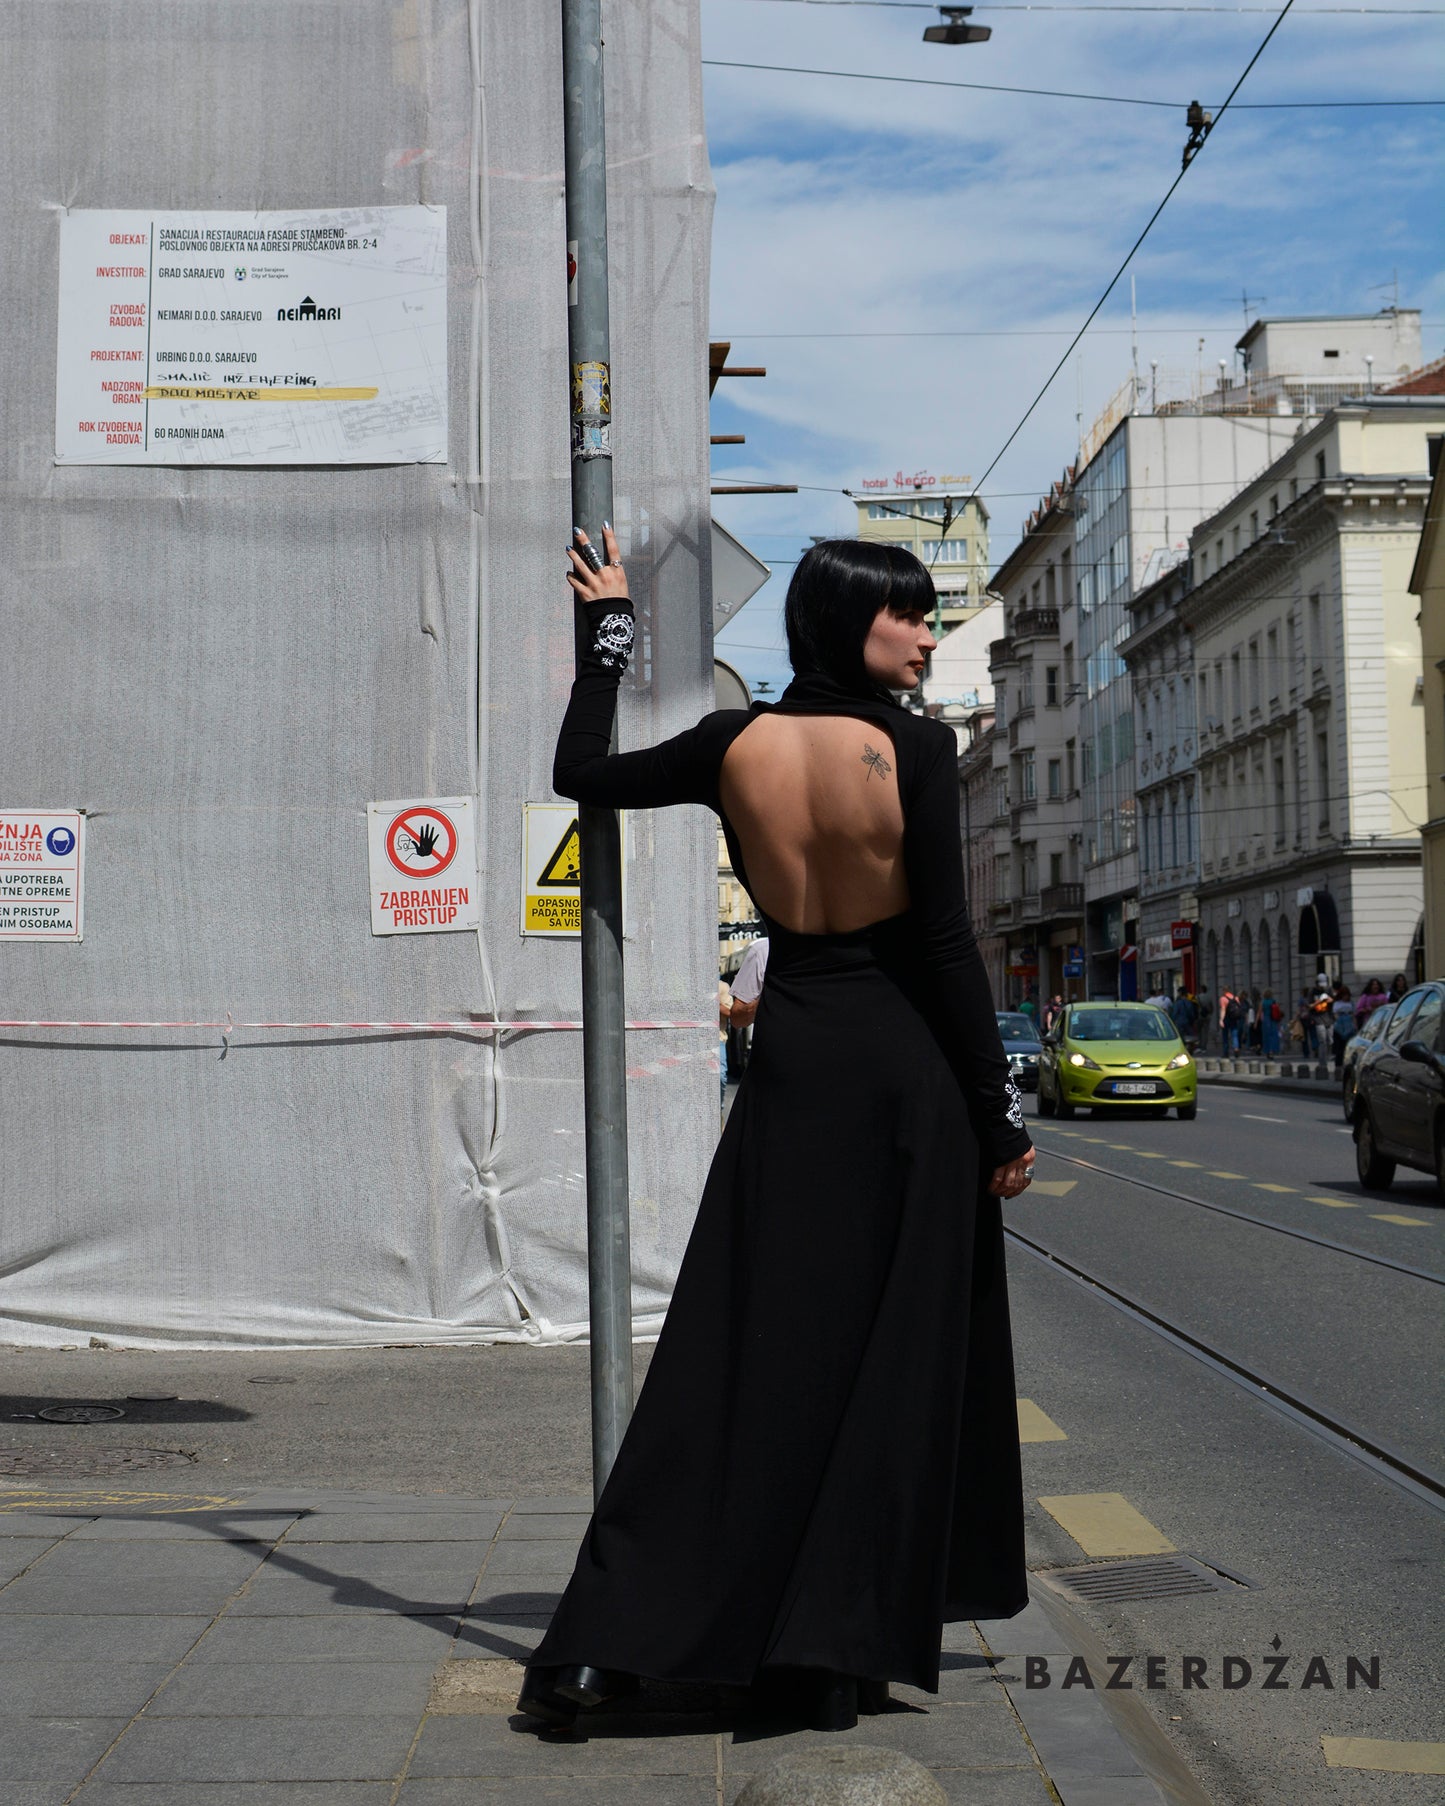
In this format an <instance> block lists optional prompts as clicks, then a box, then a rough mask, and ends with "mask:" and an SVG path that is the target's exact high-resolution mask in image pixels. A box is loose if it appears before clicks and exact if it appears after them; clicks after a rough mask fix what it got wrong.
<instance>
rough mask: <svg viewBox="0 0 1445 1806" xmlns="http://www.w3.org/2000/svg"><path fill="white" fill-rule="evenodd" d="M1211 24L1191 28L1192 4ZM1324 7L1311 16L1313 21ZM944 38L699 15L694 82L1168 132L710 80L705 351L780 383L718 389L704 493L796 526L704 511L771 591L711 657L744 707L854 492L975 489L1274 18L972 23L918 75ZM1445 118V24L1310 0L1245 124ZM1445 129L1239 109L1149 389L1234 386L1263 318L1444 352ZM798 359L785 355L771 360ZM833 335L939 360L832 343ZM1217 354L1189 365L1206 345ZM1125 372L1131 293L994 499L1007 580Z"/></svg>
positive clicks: (1187, 210)
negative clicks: (898, 473)
mask: <svg viewBox="0 0 1445 1806" xmlns="http://www.w3.org/2000/svg"><path fill="white" fill-rule="evenodd" d="M1199 3H1200V4H1203V3H1205V0H1199ZM1312 7H1313V10H1312ZM937 16H938V15H937V13H936V11H934V10H933V9H931V8H918V7H904V6H873V5H844V6H836V5H817V4H798V3H796V0H702V17H703V55H704V57H705V58H716V59H723V60H733V61H740V62H756V63H783V64H794V65H798V66H805V67H810V68H819V69H837V70H858V71H865V72H868V73H872V74H890V75H903V76H914V77H932V78H935V79H940V80H945V81H970V82H997V83H1004V84H1015V85H1020V86H1027V87H1045V88H1068V89H1075V90H1083V91H1087V92H1091V93H1099V94H1113V95H1128V96H1138V97H1144V98H1148V99H1159V100H1165V101H1169V102H1172V103H1176V104H1175V105H1174V106H1173V107H1172V108H1167V109H1166V108H1146V107H1136V106H1118V105H1104V104H1098V103H1094V102H1086V101H1072V100H1055V99H1045V98H1038V97H1029V96H1022V95H1008V94H994V93H979V92H973V91H965V90H949V89H942V88H928V87H908V86H902V85H895V84H893V83H887V82H859V81H841V80H832V79H825V78H823V77H818V76H804V75H783V74H768V73H762V72H758V71H748V70H737V69H718V68H707V69H705V70H704V76H705V79H706V95H707V124H708V144H709V151H710V155H711V158H712V167H713V175H714V179H715V181H716V184H717V215H716V219H715V223H714V231H713V265H712V322H711V332H712V336H713V337H714V338H728V339H731V340H732V343H733V353H732V355H733V360H734V361H735V362H741V363H749V364H752V363H762V364H766V366H767V368H768V376H767V379H766V380H765V381H762V382H753V381H742V380H738V381H733V382H724V383H722V384H720V385H719V388H718V391H717V394H716V396H715V397H714V401H713V412H712V424H713V431H714V432H717V433H724V432H743V433H746V434H747V439H748V443H747V444H746V445H745V446H741V447H734V448H726V447H718V448H716V449H715V451H714V454H713V470H714V476H715V479H716V480H719V481H723V480H728V479H734V480H738V481H760V482H796V483H798V484H800V485H806V486H809V487H805V488H804V489H803V490H802V491H801V493H799V494H798V495H797V496H771V497H748V498H736V499H727V498H723V497H717V498H715V500H714V512H715V514H716V516H717V518H718V519H719V520H721V521H722V522H723V523H724V524H725V525H727V526H728V527H730V528H731V529H732V531H733V532H735V533H736V534H738V536H739V537H740V538H741V539H743V540H744V541H745V543H747V544H748V545H750V546H751V547H752V548H753V550H754V551H755V552H757V554H758V555H759V556H760V557H762V558H763V559H765V560H766V561H767V562H769V563H771V564H773V565H774V567H775V575H774V577H773V579H772V580H771V582H769V583H768V584H767V585H766V586H765V588H764V589H763V590H762V591H761V592H760V593H759V595H758V596H757V597H756V598H755V599H754V601H753V602H751V603H750V604H749V605H748V607H747V608H746V609H744V610H743V612H742V614H741V615H740V616H739V617H738V618H737V619H736V620H735V621H734V622H732V623H731V624H730V625H729V627H728V628H727V630H726V631H725V632H724V633H723V634H722V635H721V636H720V638H719V640H718V653H719V656H720V657H723V658H727V659H729V660H730V661H731V662H732V663H734V664H735V665H736V666H737V667H738V668H739V669H740V670H741V671H742V672H743V674H744V675H745V676H746V677H747V678H748V679H749V681H751V682H756V681H757V680H759V679H765V680H770V681H772V682H773V683H774V684H778V683H780V682H781V681H783V680H785V679H786V675H787V664H786V659H785V657H784V656H783V653H782V650H781V647H782V634H781V626H780V608H781V603H782V595H783V591H784V589H785V588H786V585H787V580H788V577H789V575H790V574H791V569H792V566H791V563H789V562H787V561H789V560H793V559H796V558H797V556H798V554H799V552H800V550H802V549H803V548H804V547H806V545H807V543H808V536H809V535H810V534H813V533H845V532H848V531H850V530H851V528H852V524H853V520H854V514H853V508H852V504H851V503H850V502H848V501H847V500H846V499H845V498H844V497H842V496H841V495H840V494H838V493H837V492H838V491H839V490H840V489H842V488H844V487H845V486H846V487H849V488H856V487H857V486H858V483H859V481H860V480H861V479H862V478H864V477H868V476H879V475H883V474H885V473H889V472H892V471H895V470H897V469H899V468H902V469H904V470H916V469H920V468H923V467H927V468H929V469H933V470H943V471H949V472H969V473H971V474H973V475H974V476H978V475H980V474H981V473H982V471H983V470H984V468H985V467H986V466H987V465H988V464H989V463H990V461H991V460H992V459H993V457H994V455H995V454H996V453H997V451H998V450H999V448H1000V446H1001V445H1002V444H1003V442H1004V440H1005V439H1006V438H1007V437H1008V435H1009V433H1010V432H1011V430H1012V429H1013V427H1014V426H1015V424H1016V423H1017V421H1018V419H1019V416H1020V415H1021V414H1022V413H1023V410H1024V409H1025V407H1026V406H1027V405H1028V403H1029V401H1030V400H1031V399H1032V398H1033V395H1034V394H1035V392H1036V390H1037V389H1038V387H1039V385H1040V383H1042V381H1043V379H1044V377H1045V376H1046V375H1047V374H1048V372H1049V370H1050V369H1051V368H1052V367H1053V365H1054V363H1055V362H1056V361H1057V360H1058V358H1059V357H1060V355H1061V354H1062V353H1063V351H1064V348H1065V347H1066V345H1067V344H1068V341H1069V337H1070V336H1071V335H1072V333H1073V332H1074V331H1075V330H1076V329H1077V327H1078V326H1079V324H1080V323H1081V322H1082V320H1083V319H1084V317H1085V315H1086V314H1087V313H1088V311H1089V308H1090V307H1091V306H1092V305H1093V303H1094V301H1095V300H1096V299H1097V298H1098V294H1099V292H1100V290H1101V289H1102V288H1103V286H1104V284H1105V283H1106V282H1107V281H1108V279H1109V277H1110V276H1111V275H1112V274H1113V272H1114V270H1115V268H1116V267H1117V265H1118V263H1119V261H1120V259H1121V258H1122V257H1123V255H1124V253H1125V251H1126V250H1127V249H1128V248H1129V245H1130V244H1131V243H1132V242H1133V240H1134V238H1135V237H1136V236H1137V234H1138V232H1139V230H1140V228H1141V227H1142V226H1143V224H1144V222H1145V220H1147V218H1148V217H1149V214H1150V213H1151V212H1152V211H1153V209H1154V207H1155V206H1156V205H1157V203H1158V201H1159V199H1160V198H1161V197H1162V195H1163V194H1164V192H1165V190H1166V189H1167V188H1168V186H1169V184H1170V182H1171V181H1172V180H1173V178H1174V176H1175V175H1176V174H1177V172H1178V169H1179V159H1180V152H1181V150H1182V148H1183V144H1184V138H1185V129H1186V128H1185V123H1184V108H1185V106H1186V105H1187V103H1188V102H1189V101H1190V100H1192V99H1194V98H1198V99H1200V100H1201V101H1202V102H1203V103H1204V104H1205V106H1206V107H1210V106H1212V107H1217V106H1218V104H1219V103H1220V102H1221V101H1222V100H1223V98H1224V97H1225V95H1226V94H1227V93H1228V92H1229V90H1230V88H1231V87H1232V86H1233V84H1234V82H1235V80H1236V79H1237V78H1238V76H1239V74H1240V71H1241V70H1242V69H1243V68H1244V66H1245V64H1246V63H1247V62H1248V61H1249V58H1250V56H1251V55H1252V54H1253V52H1254V50H1255V48H1256V47H1257V45H1258V44H1259V41H1260V39H1261V38H1262V37H1263V36H1264V34H1265V32H1266V31H1267V30H1268V29H1269V25H1270V22H1271V19H1272V17H1273V16H1274V15H1273V13H1271V12H1269V11H1250V12H1239V11H1218V12H1196V13H1173V14H1168V13H1160V12H1154V13H1150V12H1144V11H1127V12H1126V11H1117V10H1116V11H1112V12H1110V11H1104V10H1102V9H1096V10H1093V11H1091V12H1082V11H1076V12H1068V11H1047V10H1039V11H1026V10H1010V9H1007V8H1004V7H998V8H987V7H984V6H983V5H980V6H979V8H978V10H977V12H976V14H975V20H976V22H977V23H980V24H987V25H990V26H992V28H993V34H994V35H993V38H992V40H991V41H990V42H989V43H987V44H984V45H971V46H968V47H966V48H953V47H944V46H937V45H929V44H924V43H923V42H922V36H923V28H924V26H925V25H927V24H929V23H932V22H934V21H935V20H936V19H937ZM1406 98H1412V99H1431V98H1433V99H1442V98H1445V10H1436V11H1434V12H1427V11H1426V10H1425V9H1424V8H1423V7H1421V8H1419V9H1417V10H1416V12H1415V15H1414V16H1400V15H1398V14H1386V13H1382V12H1375V13H1372V14H1368V15H1364V16H1361V15H1359V14H1354V15H1348V14H1338V13H1334V14H1331V13H1324V12H1321V11H1320V10H1319V0H1297V4H1296V7H1295V8H1294V9H1293V10H1292V11H1291V13H1290V15H1289V17H1288V18H1287V19H1286V20H1285V21H1284V23H1283V25H1282V26H1281V27H1280V29H1279V30H1278V31H1277V32H1276V33H1275V36H1274V38H1273V40H1272V41H1271V43H1270V45H1269V48H1268V49H1267V50H1266V51H1265V52H1264V55H1263V56H1262V58H1261V59H1260V61H1259V62H1258V63H1257V64H1256V66H1255V68H1254V71H1253V73H1252V74H1251V76H1250V78H1249V80H1248V81H1247V82H1246V83H1245V85H1244V87H1243V88H1242V89H1241V90H1240V94H1239V96H1238V100H1237V101H1236V103H1235V105H1236V107H1239V103H1240V102H1256V103H1258V102H1262V101H1310V102H1318V101H1321V100H1327V99H1350V100H1358V99H1388V100H1401V99H1406ZM1442 125H1445V107H1430V108H1424V107H1398V106H1396V107H1391V108H1378V109H1376V108H1369V109H1362V110H1350V109H1327V108H1317V107H1314V106H1311V107H1309V108H1305V109H1292V110H1287V111H1246V110H1239V111H1236V110H1235V109H1233V108H1232V109H1231V110H1230V112H1229V113H1227V114H1226V115H1225V117H1224V119H1223V120H1222V121H1221V122H1220V125H1219V127H1218V129H1217V131H1216V132H1214V133H1213V135H1212V136H1211V137H1210V139H1209V142H1208V144H1207V145H1206V147H1205V149H1204V150H1203V152H1202V153H1201V154H1200V156H1199V157H1198V158H1197V159H1196V161H1195V163H1194V165H1193V167H1192V168H1191V170H1190V172H1189V174H1188V176H1187V177H1186V179H1185V180H1184V182H1183V183H1182V184H1181V185H1180V188H1179V190H1178V192H1177V193H1176V194H1175V196H1174V198H1173V200H1172V201H1171V202H1170V204H1169V206H1168V207H1167V208H1166V209H1165V211H1164V214H1163V215H1162V217H1161V219H1160V221H1159V223H1158V224H1157V225H1156V226H1155V228H1154V230H1153V232H1152V233H1151V234H1150V236H1149V238H1148V239H1147V240H1146V241H1145V244H1144V246H1143V249H1142V250H1141V251H1140V253H1139V255H1138V257H1137V258H1136V259H1135V261H1134V263H1133V265H1132V266H1131V269H1132V272H1133V274H1134V278H1135V282H1136V285H1137V294H1138V317H1139V359H1140V368H1141V370H1143V371H1145V372H1147V371H1148V369H1149V365H1150V361H1151V360H1157V361H1158V364H1159V385H1160V393H1161V396H1163V395H1165V394H1169V395H1178V394H1181V393H1185V392H1187V389H1188V386H1189V384H1190V382H1191V380H1193V379H1194V378H1195V377H1196V375H1197V372H1198V371H1199V370H1201V369H1202V370H1203V371H1204V372H1205V373H1206V374H1207V375H1212V374H1214V373H1216V372H1217V370H1218V359H1219V358H1221V357H1224V358H1227V359H1229V360H1230V361H1231V367H1233V356H1234V342H1235V340H1236V339H1237V338H1238V337H1239V334H1240V332H1241V331H1242V330H1243V326H1244V313H1243V311H1242V307H1241V300H1240V297H1241V293H1242V292H1244V293H1248V294H1249V295H1250V296H1252V297H1256V298H1259V297H1263V298H1264V299H1263V300H1260V299H1256V300H1255V302H1254V304H1253V306H1252V314H1253V315H1258V314H1260V313H1263V314H1265V315H1270V314H1327V313H1336V312H1338V313H1369V312H1372V311H1374V310H1376V309H1377V308H1379V307H1381V306H1385V305H1388V304H1389V303H1390V302H1391V301H1392V299H1393V296H1394V290H1393V286H1382V285H1393V283H1394V281H1395V278H1396V275H1397V273H1398V282H1399V299H1400V304H1401V305H1402V306H1406V307H1418V308H1420V309H1421V311H1422V314H1423V317H1424V321H1425V326H1424V355H1425V357H1426V358H1427V359H1428V358H1433V357H1437V356H1439V355H1440V354H1441V351H1442V349H1445V258H1442V232H1441V219H1442V217H1445V212H1442V209H1441V206H1440V196H1441V194H1442V193H1445V181H1442V176H1445V168H1442V164H1445V132H1442V129H1441V128H1442ZM800 334H801V335H808V336H782V335H800ZM828 334H834V335H836V334H870V335H877V334H912V335H920V334H933V335H939V336H931V337H920V336H912V337H885V336H869V337H827V336H820V335H828ZM1201 341H1203V342H1202V343H1201ZM1129 368H1130V336H1129V278H1128V276H1126V277H1125V278H1124V280H1123V281H1122V282H1121V283H1120V285H1119V287H1118V288H1117V289H1116V290H1115V291H1114V295H1113V297H1112V298H1111V300H1110V302H1109V304H1108V306H1107V307H1106V308H1105V310H1104V312H1103V313H1102V314H1101V315H1100V317H1099V320H1098V321H1097V322H1096V324H1095V326H1094V327H1093V328H1092V329H1091V331H1090V333H1089V335H1088V336H1087V337H1086V338H1085V340H1084V341H1083V343H1082V345H1081V346H1080V347H1079V350H1078V352H1077V353H1076V354H1075V357H1074V358H1073V359H1072V360H1070V363H1069V365H1068V366H1067V368H1066V369H1065V370H1064V371H1063V372H1062V373H1061V374H1060V375H1059V377H1058V378H1057V379H1056V381H1055V384H1054V386H1053V388H1052V389H1051V391H1050V392H1049V394H1048V396H1047V397H1046V398H1045V400H1044V401H1043V402H1042V403H1041V404H1040V406H1039V408H1038V410H1037V412H1036V413H1035V414H1034V416H1033V418H1032V419H1031V421H1030V422H1029V424H1028V425H1027V426H1026V427H1025V428H1024V430H1023V432H1022V433H1021V434H1020V436H1019V438H1018V439H1017V440H1016V441H1015V442H1014V445H1013V447H1012V449H1011V450H1010V451H1009V452H1008V453H1007V455H1006V456H1005V457H1004V458H1003V459H1002V461H1001V462H1000V463H999V465H998V468H997V469H996V470H995V471H994V473H993V475H992V477H990V479H989V481H988V483H987V485H986V487H985V491H984V495H985V499H986V501H987V503H988V507H989V511H990V514H991V516H992V522H991V552H992V557H993V561H994V562H995V563H998V562H999V561H1000V560H1001V559H1002V557H1003V556H1004V555H1005V554H1006V553H1007V552H1008V551H1009V549H1010V548H1011V547H1012V546H1013V545H1014V544H1015V543H1016V541H1017V538H1018V534H1019V530H1020V527H1021V524H1022V522H1023V519H1024V517H1025V516H1026V515H1027V514H1028V512H1029V510H1030V508H1031V507H1032V506H1033V503H1034V501H1035V500H1036V499H1037V498H1038V496H1039V495H1040V494H1041V493H1042V492H1043V491H1044V490H1045V489H1046V488H1047V486H1048V484H1049V482H1050V481H1051V480H1052V479H1053V478H1054V477H1055V476H1057V474H1058V473H1059V471H1060V470H1061V468H1062V467H1063V465H1064V464H1066V463H1067V462H1069V461H1070V459H1071V458H1072V457H1073V455H1074V451H1075V447H1076V442H1077V432H1078V427H1077V421H1078V418H1079V416H1080V414H1081V413H1082V419H1083V425H1084V426H1085V428H1087V426H1088V425H1089V423H1090V422H1091V421H1092V420H1093V418H1094V417H1095V415H1096V414H1097V413H1098V412H1099V410H1100V408H1102V406H1103V405H1104V404H1105V402H1106V401H1107V400H1108V398H1109V396H1110V395H1111V394H1112V393H1113V391H1114V390H1115V389H1116V388H1117V387H1118V385H1119V383H1120V382H1121V381H1123V379H1124V378H1125V377H1126V376H1127V375H1128V372H1129Z"/></svg>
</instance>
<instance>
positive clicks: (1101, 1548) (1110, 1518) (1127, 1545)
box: [1039, 1492, 1174, 1555]
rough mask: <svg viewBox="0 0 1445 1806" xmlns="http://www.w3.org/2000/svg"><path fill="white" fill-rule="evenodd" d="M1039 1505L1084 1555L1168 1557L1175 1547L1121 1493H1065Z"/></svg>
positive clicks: (1044, 1500) (1040, 1502)
mask: <svg viewBox="0 0 1445 1806" xmlns="http://www.w3.org/2000/svg"><path fill="white" fill-rule="evenodd" d="M1039 1504H1040V1505H1042V1506H1043V1508H1044V1510H1045V1511H1046V1512H1048V1514H1049V1516H1050V1517H1051V1518H1052V1519H1053V1520H1054V1522H1055V1523H1056V1524H1060V1525H1062V1527H1063V1528H1064V1529H1065V1530H1067V1531H1068V1533H1069V1535H1070V1536H1071V1537H1073V1539H1074V1541H1075V1542H1076V1543H1077V1544H1078V1545H1079V1547H1080V1548H1081V1549H1082V1550H1083V1551H1084V1553H1085V1555H1167V1554H1168V1553H1169V1552H1170V1551H1171V1550H1172V1549H1173V1547H1174V1545H1173V1543H1171V1542H1170V1540H1169V1538H1168V1537H1167V1536H1165V1534H1164V1532H1163V1531H1162V1530H1158V1529H1156V1528H1155V1526H1154V1525H1153V1524H1151V1523H1150V1522H1149V1520H1148V1518H1146V1517H1144V1516H1143V1515H1142V1514H1141V1513H1140V1512H1137V1511H1135V1509H1134V1507H1133V1506H1132V1505H1131V1504H1130V1503H1129V1501H1128V1500H1127V1499H1126V1498H1125V1497H1124V1495H1123V1493H1121V1492H1076V1493H1063V1494H1059V1495H1057V1496H1055V1497H1054V1498H1050V1499H1040V1500H1039Z"/></svg>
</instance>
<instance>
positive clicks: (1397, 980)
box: [1385, 972, 1410, 1003]
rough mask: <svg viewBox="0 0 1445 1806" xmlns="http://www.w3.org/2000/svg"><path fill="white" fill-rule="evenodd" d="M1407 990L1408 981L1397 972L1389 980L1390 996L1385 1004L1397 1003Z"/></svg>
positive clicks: (1401, 973) (1403, 975) (1402, 974)
mask: <svg viewBox="0 0 1445 1806" xmlns="http://www.w3.org/2000/svg"><path fill="white" fill-rule="evenodd" d="M1409 988H1410V981H1409V980H1408V979H1407V978H1406V977H1405V974H1404V973H1403V972H1397V973H1396V974H1395V976H1394V977H1393V978H1392V979H1391V980H1390V995H1389V996H1388V997H1387V998H1386V999H1385V1001H1386V1003H1398V1002H1399V1001H1400V999H1401V998H1402V997H1403V996H1404V995H1405V993H1406V991H1408V990H1409Z"/></svg>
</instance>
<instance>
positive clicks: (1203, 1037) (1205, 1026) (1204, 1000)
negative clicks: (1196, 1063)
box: [1194, 985, 1214, 1053]
mask: <svg viewBox="0 0 1445 1806" xmlns="http://www.w3.org/2000/svg"><path fill="white" fill-rule="evenodd" d="M1194 1008H1195V1010H1196V1012H1197V1018H1196V1022H1195V1032H1196V1033H1197V1034H1198V1036H1199V1052H1200V1053H1208V1052H1209V1030H1210V1027H1211V1025H1212V1023H1213V1021H1214V1000H1213V999H1212V998H1211V997H1210V995H1209V988H1208V986H1207V985H1200V987H1199V989H1198V990H1197V991H1196V992H1195V993H1194Z"/></svg>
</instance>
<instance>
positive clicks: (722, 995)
mask: <svg viewBox="0 0 1445 1806" xmlns="http://www.w3.org/2000/svg"><path fill="white" fill-rule="evenodd" d="M732 1014H733V993H732V987H731V986H730V985H729V984H728V980H727V973H726V972H719V973H718V975H717V1036H718V1049H717V1064H718V1074H719V1076H720V1078H721V1080H722V1091H721V1094H720V1097H719V1102H720V1103H722V1104H726V1103H727V1101H728V1029H729V1027H730V1026H731V1023H732Z"/></svg>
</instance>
